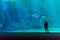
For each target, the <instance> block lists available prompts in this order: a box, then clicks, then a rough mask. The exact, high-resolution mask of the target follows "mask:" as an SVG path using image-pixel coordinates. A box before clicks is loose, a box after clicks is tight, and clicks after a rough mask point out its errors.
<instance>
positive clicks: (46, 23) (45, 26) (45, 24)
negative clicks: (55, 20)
mask: <svg viewBox="0 0 60 40" xmlns="http://www.w3.org/2000/svg"><path fill="white" fill-rule="evenodd" d="M44 28H45V33H49V31H48V22H47V21H45V23H44Z"/></svg>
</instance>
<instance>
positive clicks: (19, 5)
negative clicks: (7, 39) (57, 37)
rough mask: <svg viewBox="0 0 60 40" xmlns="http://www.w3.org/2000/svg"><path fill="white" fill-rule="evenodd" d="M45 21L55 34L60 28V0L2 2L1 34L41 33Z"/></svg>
mask: <svg viewBox="0 0 60 40" xmlns="http://www.w3.org/2000/svg"><path fill="white" fill-rule="evenodd" d="M45 21H47V22H48V24H49V26H48V27H49V30H51V29H52V30H53V32H54V31H56V30H57V29H58V28H60V0H0V31H1V32H20V31H21V32H22V31H23V30H27V32H28V31H29V30H32V32H41V31H42V30H44V22H45ZM39 30H40V31H39ZM57 31H58V32H60V30H57ZM57 31H56V32H57ZM23 32H24V31H23ZM29 32H30V31H29Z"/></svg>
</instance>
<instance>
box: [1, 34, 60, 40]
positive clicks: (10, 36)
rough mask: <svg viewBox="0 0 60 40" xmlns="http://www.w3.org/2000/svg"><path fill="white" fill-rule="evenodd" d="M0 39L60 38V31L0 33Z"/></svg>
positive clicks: (34, 39)
mask: <svg viewBox="0 0 60 40" xmlns="http://www.w3.org/2000/svg"><path fill="white" fill-rule="evenodd" d="M0 40H60V33H0Z"/></svg>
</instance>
